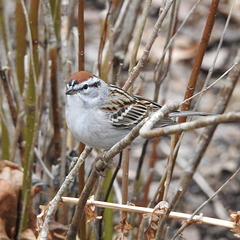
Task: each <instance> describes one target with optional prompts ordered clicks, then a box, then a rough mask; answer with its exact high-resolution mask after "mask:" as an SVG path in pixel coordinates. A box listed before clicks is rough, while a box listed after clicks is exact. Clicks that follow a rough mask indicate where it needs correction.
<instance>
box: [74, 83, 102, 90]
mask: <svg viewBox="0 0 240 240" xmlns="http://www.w3.org/2000/svg"><path fill="white" fill-rule="evenodd" d="M99 85H100V82H94V83H93V84H84V85H83V86H82V87H81V88H80V89H79V90H83V89H85V90H87V89H88V88H90V87H98V86H99Z"/></svg>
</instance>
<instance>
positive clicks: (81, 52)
mask: <svg viewBox="0 0 240 240" xmlns="http://www.w3.org/2000/svg"><path fill="white" fill-rule="evenodd" d="M84 54H85V53H84V0H78V70H79V71H82V70H84ZM84 148H85V146H84V144H83V143H80V144H79V153H80V154H81V153H82V151H83V150H84ZM78 176H79V177H78V182H79V186H78V192H79V195H80V194H81V193H82V190H83V188H84V186H85V164H82V166H81V167H80V168H79V174H78ZM78 235H79V238H80V239H85V238H86V216H85V214H83V217H82V219H81V222H80V228H79V232H78Z"/></svg>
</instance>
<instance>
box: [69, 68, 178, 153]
mask: <svg viewBox="0 0 240 240" xmlns="http://www.w3.org/2000/svg"><path fill="white" fill-rule="evenodd" d="M160 108H161V106H160V105H159V104H157V103H155V102H153V101H151V100H149V99H146V98H144V97H141V96H137V95H131V94H129V93H128V92H127V91H125V90H123V89H121V88H119V87H117V86H115V85H112V84H108V83H106V82H105V81H103V80H102V79H101V78H99V77H98V76H95V75H93V74H91V73H89V72H86V71H79V72H76V73H73V74H72V75H71V76H70V78H69V79H68V82H67V89H66V108H65V114H66V123H67V126H68V128H69V130H70V131H71V133H72V134H73V136H74V137H75V138H76V139H77V140H78V141H80V142H82V143H84V144H85V145H88V146H89V147H92V148H96V149H99V150H107V149H110V148H111V147H112V146H113V145H115V144H116V143H117V142H119V141H120V140H121V139H123V138H124V137H125V136H126V135H127V134H128V133H129V132H130V131H131V130H132V129H133V127H134V126H136V125H137V124H138V123H139V122H141V121H142V120H143V119H144V118H146V117H148V116H149V114H151V113H153V112H156V111H157V110H159V109H160ZM177 115H178V113H177V112H176V114H175V115H174V113H172V115H171V116H177ZM174 124H176V122H175V121H174V120H172V119H171V117H169V116H166V117H164V118H163V119H162V120H161V121H160V122H159V123H158V124H157V127H164V126H169V125H174ZM137 139H138V140H137V141H136V142H139V141H140V142H141V140H140V139H142V138H141V137H138V138H137Z"/></svg>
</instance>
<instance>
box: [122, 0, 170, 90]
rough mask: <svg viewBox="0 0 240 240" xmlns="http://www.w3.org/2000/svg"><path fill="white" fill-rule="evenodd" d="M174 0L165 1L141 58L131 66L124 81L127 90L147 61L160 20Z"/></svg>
mask: <svg viewBox="0 0 240 240" xmlns="http://www.w3.org/2000/svg"><path fill="white" fill-rule="evenodd" d="M173 1H174V0H168V1H167V3H166V6H165V7H164V9H163V11H162V13H161V14H160V16H159V18H158V20H157V22H156V24H155V26H154V30H153V32H152V35H151V37H150V39H149V41H148V43H147V44H146V47H145V49H144V52H143V55H142V57H141V59H140V60H139V62H138V63H137V65H136V66H135V67H134V68H133V70H132V72H131V74H130V75H129V78H128V80H127V81H126V82H125V84H124V86H123V89H124V90H127V89H128V88H129V87H130V86H131V85H132V84H133V82H134V80H135V79H136V78H137V76H138V75H139V73H140V71H141V69H142V68H143V67H144V65H145V64H146V62H147V59H148V56H149V53H150V50H151V48H152V45H153V43H154V41H155V40H156V38H157V36H158V34H159V30H160V28H161V25H162V22H163V20H164V19H165V17H166V15H167V13H168V11H169V9H170V8H171V6H172V3H173Z"/></svg>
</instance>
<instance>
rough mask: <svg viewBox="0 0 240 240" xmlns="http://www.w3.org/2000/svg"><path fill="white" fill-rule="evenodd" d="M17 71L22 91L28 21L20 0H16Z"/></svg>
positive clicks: (21, 90)
mask: <svg viewBox="0 0 240 240" xmlns="http://www.w3.org/2000/svg"><path fill="white" fill-rule="evenodd" d="M24 2H25V1H24ZM15 15H16V35H15V36H16V71H17V80H18V85H19V89H20V92H21V94H22V92H23V85H24V77H25V74H24V56H25V55H26V32H27V27H26V21H25V18H24V13H23V8H22V5H21V2H20V0H16V10H15Z"/></svg>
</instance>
